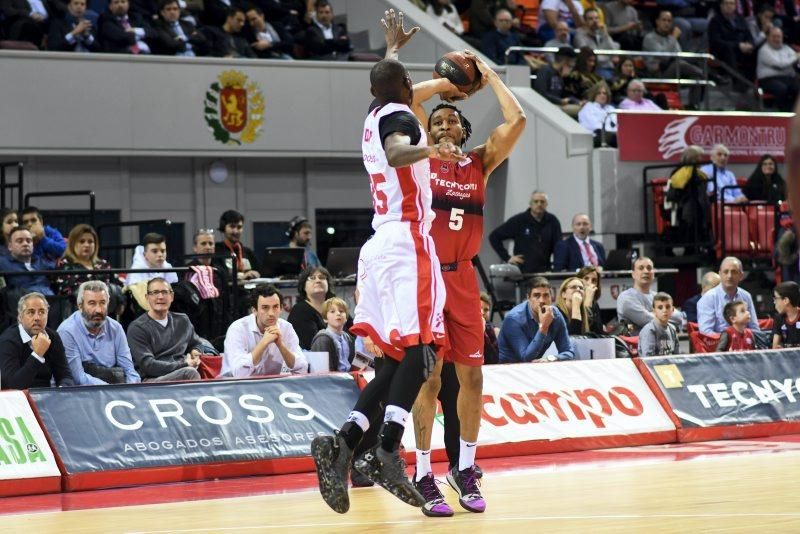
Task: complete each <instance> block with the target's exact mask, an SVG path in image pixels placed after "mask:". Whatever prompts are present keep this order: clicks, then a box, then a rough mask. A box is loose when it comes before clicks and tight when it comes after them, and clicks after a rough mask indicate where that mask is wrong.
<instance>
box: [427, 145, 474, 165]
mask: <svg viewBox="0 0 800 534" xmlns="http://www.w3.org/2000/svg"><path fill="white" fill-rule="evenodd" d="M430 157H432V158H436V159H440V160H442V161H464V160H465V159H467V156H465V155H464V153H463V152H461V149H460V148H459V147H457V146H456V145H454V144H453V143H450V142H449V141H445V142H444V143H439V144H437V145H433V146H432V147H431V155H430Z"/></svg>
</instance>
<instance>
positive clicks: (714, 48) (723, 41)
mask: <svg viewBox="0 0 800 534" xmlns="http://www.w3.org/2000/svg"><path fill="white" fill-rule="evenodd" d="M708 44H709V50H710V51H711V53H712V54H714V55H715V56H716V58H717V60H718V61H722V62H723V63H726V64H727V65H728V66H730V67H731V68H732V69H734V71H737V72H740V73H742V75H743V76H744V77H745V78H747V79H748V80H752V79H753V75H754V74H755V72H754V71H755V69H754V66H755V60H754V53H753V51H754V49H755V47H754V46H753V37H752V36H751V35H750V31H749V30H748V29H747V23H746V22H745V20H744V19H743V18H742V16H741V15H739V14H738V13H736V0H720V5H719V14H717V15H715V16H714V17H712V18H711V20H710V21H709V23H708ZM734 87H735V88H741V87H740V86H739V85H738V84H734Z"/></svg>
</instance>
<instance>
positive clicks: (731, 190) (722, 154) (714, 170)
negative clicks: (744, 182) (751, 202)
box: [700, 144, 747, 204]
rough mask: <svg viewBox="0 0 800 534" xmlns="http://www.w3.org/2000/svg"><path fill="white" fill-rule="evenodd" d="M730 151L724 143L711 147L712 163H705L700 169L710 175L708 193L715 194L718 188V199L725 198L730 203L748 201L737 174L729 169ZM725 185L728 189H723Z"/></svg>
mask: <svg viewBox="0 0 800 534" xmlns="http://www.w3.org/2000/svg"><path fill="white" fill-rule="evenodd" d="M729 156H730V151H729V150H728V147H726V146H725V145H722V144H718V145H714V148H712V149H711V163H707V164H705V165H703V166H702V167H701V168H700V170H701V171H703V173H704V174H705V175H706V176H708V178H709V180H708V194H709V195H713V194H714V192H715V190H716V196H717V200H722V199H723V195H724V200H725V202H726V203H728V204H736V203H741V202H747V197H746V196H744V194H742V190H741V189H739V188H738V187H736V186H737V184H738V182H737V181H736V175H735V174H733V172H732V171H731V170H729V169H728V157H729ZM723 187H727V188H728V189H725V190H724V191H723V190H722V188H723Z"/></svg>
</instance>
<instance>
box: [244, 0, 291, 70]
mask: <svg viewBox="0 0 800 534" xmlns="http://www.w3.org/2000/svg"><path fill="white" fill-rule="evenodd" d="M245 15H246V17H247V23H248V24H249V30H248V31H247V35H248V37H247V40H248V41H249V42H250V46H251V47H252V48H253V50H254V51H255V53H256V55H257V56H258V57H260V58H263V59H292V53H293V50H294V39H292V36H291V35H289V33H288V32H287V31H286V30H285V29H284V27H283V25H282V24H277V23H276V24H274V25H273V24H270V23H269V22H267V19H266V18H265V16H264V11H263V10H262V9H261V8H260V7H258V6H250V7H249V8H248V9H247V13H245Z"/></svg>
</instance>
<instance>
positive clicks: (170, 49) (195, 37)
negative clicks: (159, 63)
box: [153, 0, 208, 57]
mask: <svg viewBox="0 0 800 534" xmlns="http://www.w3.org/2000/svg"><path fill="white" fill-rule="evenodd" d="M160 5H161V9H160V10H159V12H158V15H159V16H158V19H157V20H156V21H155V22H153V30H154V31H155V33H156V38H155V40H154V41H153V53H154V54H161V55H165V56H186V57H195V56H204V55H206V54H207V53H208V41H207V40H206V37H205V35H203V34H202V33H200V32H198V31H197V30H196V29H195V27H194V24H192V23H191V22H189V21H186V20H181V8H180V6H179V5H178V0H162V1H161V4H160Z"/></svg>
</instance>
